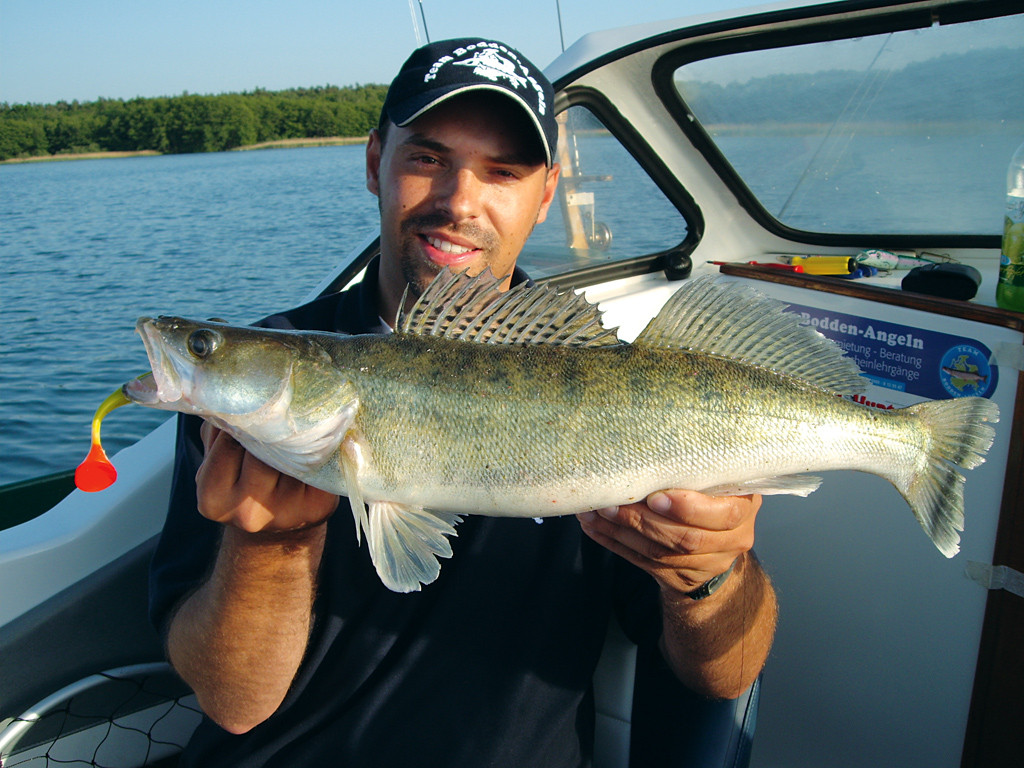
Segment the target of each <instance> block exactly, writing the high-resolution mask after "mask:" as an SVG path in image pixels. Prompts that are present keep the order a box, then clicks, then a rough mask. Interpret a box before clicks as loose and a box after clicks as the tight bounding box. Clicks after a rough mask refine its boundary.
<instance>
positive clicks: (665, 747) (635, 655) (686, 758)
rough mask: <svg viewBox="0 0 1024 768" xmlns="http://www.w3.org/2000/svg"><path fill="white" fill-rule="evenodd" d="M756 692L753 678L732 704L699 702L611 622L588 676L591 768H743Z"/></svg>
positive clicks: (651, 652)
mask: <svg viewBox="0 0 1024 768" xmlns="http://www.w3.org/2000/svg"><path fill="white" fill-rule="evenodd" d="M760 690H761V678H760V677H759V678H758V679H757V680H755V681H754V683H753V685H751V686H750V688H749V689H747V690H746V691H745V692H744V693H743V694H742V695H741V696H740V697H739V698H737V699H734V700H724V701H723V700H714V699H708V698H705V697H703V696H700V695H698V694H696V693H694V692H693V691H691V690H690V689H689V688H687V687H686V686H684V685H683V684H682V683H680V682H679V681H678V680H676V678H675V675H674V674H673V673H672V671H671V670H670V669H669V667H668V665H667V664H666V663H665V661H664V659H663V658H662V656H661V653H660V652H659V651H658V650H657V649H655V648H651V649H647V650H638V648H637V646H636V645H635V644H633V643H632V642H631V641H630V640H629V639H628V638H627V637H626V636H625V635H624V634H623V632H622V630H621V629H620V628H619V626H618V624H617V622H615V621H614V620H612V622H611V624H610V626H609V628H608V636H607V639H606V640H605V647H604V650H603V651H602V655H601V660H600V662H599V664H598V668H597V671H596V673H595V675H594V701H595V709H596V712H597V717H596V724H595V726H596V733H595V741H594V768H626V766H628V768H746V766H748V765H749V763H750V750H751V747H752V744H753V738H754V727H755V725H756V720H757V707H758V702H759V699H760Z"/></svg>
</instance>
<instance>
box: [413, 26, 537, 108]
mask: <svg viewBox="0 0 1024 768" xmlns="http://www.w3.org/2000/svg"><path fill="white" fill-rule="evenodd" d="M466 54H472V55H471V56H470V57H469V58H467V59H465V60H464V61H456V60H455V57H460V58H461V57H463V56H465V55H466ZM502 54H507V56H503V55H502ZM509 57H511V58H509ZM453 62H454V63H455V64H456V65H458V66H462V67H473V74H474V75H478V76H480V77H485V78H487V79H488V80H490V81H491V82H492V83H496V82H498V80H507V81H508V82H509V83H510V84H511V85H512V87H513V88H528V87H529V86H533V90H534V92H535V93H536V94H537V112H538V113H540V114H541V115H543V114H544V113H545V112H546V106H547V105H546V104H545V103H544V91H543V89H542V88H541V87H540V83H538V82H537V80H536V79H535V78H534V77H533V76H532V75H531V74H530V70H529V69H527V68H526V67H525V66H523V64H522V63H520V62H519V58H518V57H517V56H516V55H515V53H513V52H512V51H510V50H508V48H506V47H505V46H503V45H499V44H498V43H486V42H479V43H474V44H472V45H467V46H465V47H459V48H456V49H455V50H454V51H452V53H451V55H449V56H442V57H441V58H439V59H438V60H437V61H435V62H434V63H433V65H431V67H430V69H429V70H428V72H427V74H426V75H425V76H424V78H423V82H425V83H426V82H430V81H431V80H433V79H435V78H436V77H437V73H438V71H439V70H440V69H441V68H442V67H443V66H445V65H446V64H449V63H453ZM517 67H518V68H519V69H520V70H521V71H522V73H523V74H517V69H516V68H517Z"/></svg>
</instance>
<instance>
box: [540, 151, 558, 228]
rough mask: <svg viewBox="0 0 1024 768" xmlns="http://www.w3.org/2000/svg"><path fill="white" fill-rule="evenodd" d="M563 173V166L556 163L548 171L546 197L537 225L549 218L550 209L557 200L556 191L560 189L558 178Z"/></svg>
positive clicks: (543, 200) (545, 183)
mask: <svg viewBox="0 0 1024 768" xmlns="http://www.w3.org/2000/svg"><path fill="white" fill-rule="evenodd" d="M561 172H562V166H560V165H559V164H558V163H555V164H554V165H552V166H551V168H549V169H548V172H547V177H546V178H545V180H544V197H543V199H542V200H541V204H540V211H539V212H538V215H537V223H538V224H540V223H541V222H543V221H544V220H545V219H546V218H547V217H548V208H550V207H551V202H552V201H553V200H554V199H555V189H556V188H557V187H558V177H559V175H560V174H561Z"/></svg>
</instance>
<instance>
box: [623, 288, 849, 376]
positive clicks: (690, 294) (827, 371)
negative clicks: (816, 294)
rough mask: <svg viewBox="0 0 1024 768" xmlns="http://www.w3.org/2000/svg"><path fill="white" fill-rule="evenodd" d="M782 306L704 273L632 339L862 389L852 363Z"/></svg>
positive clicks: (836, 347) (837, 348)
mask: <svg viewBox="0 0 1024 768" xmlns="http://www.w3.org/2000/svg"><path fill="white" fill-rule="evenodd" d="M785 306H786V305H785V304H784V303H783V302H781V301H777V300H776V299H772V298H769V297H767V296H765V295H764V294H762V293H759V292H758V291H755V290H753V289H752V288H750V287H748V286H746V285H743V284H742V283H739V282H723V281H720V280H717V279H716V278H715V276H714V275H706V276H703V277H698V278H694V279H693V280H691V281H690V282H689V283H688V284H687V285H685V286H683V287H682V288H680V289H679V290H678V291H676V292H675V293H674V294H673V295H672V296H671V298H669V300H668V302H666V304H665V306H664V307H662V309H661V312H659V313H658V315H657V317H655V318H654V319H653V320H651V322H650V323H649V324H648V325H647V327H646V328H645V329H644V330H643V331H642V332H641V333H640V335H639V336H638V337H637V338H636V341H634V342H633V343H634V344H646V345H648V346H654V347H669V348H672V349H685V350H688V351H691V352H701V353H704V354H708V355H718V356H719V357H728V358H731V359H734V360H739V361H742V362H744V363H748V364H750V365H756V366H759V367H762V368H768V369H770V370H773V371H776V372H778V373H783V374H786V375H788V376H793V377H795V378H799V379H803V380H804V381H806V382H808V383H810V384H814V385H816V386H819V387H824V388H825V389H831V390H834V391H836V392H840V393H843V394H854V393H857V392H861V391H863V390H864V388H865V386H866V384H867V381H866V380H865V379H864V378H863V376H861V372H860V369H859V368H858V367H857V364H856V363H855V362H854V361H853V360H852V359H851V358H848V357H846V356H845V353H844V352H843V350H842V349H841V348H840V347H839V346H838V345H836V344H835V343H834V342H832V341H831V340H829V339H827V338H825V337H824V336H822V335H821V334H820V333H818V332H817V331H816V330H815V329H814V328H811V327H810V326H809V325H806V324H804V323H803V322H802V321H801V320H800V318H799V317H798V316H797V315H795V314H792V313H790V312H785V311H783V308H784V307H785Z"/></svg>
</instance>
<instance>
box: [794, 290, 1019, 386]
mask: <svg viewBox="0 0 1024 768" xmlns="http://www.w3.org/2000/svg"><path fill="white" fill-rule="evenodd" d="M788 311H790V312H794V313H796V314H797V315H799V316H800V317H802V318H803V319H804V321H805V322H807V323H808V324H809V325H810V326H811V327H813V328H816V329H817V330H818V331H819V332H820V333H821V334H822V335H823V336H827V337H828V338H830V339H832V341H834V342H836V344H838V345H839V346H840V347H842V348H843V349H844V350H845V351H846V354H847V355H848V356H849V357H852V358H853V359H854V360H855V361H856V363H857V365H858V366H860V369H861V371H863V373H864V375H865V376H866V377H867V378H868V379H870V380H871V383H872V384H874V385H875V386H878V387H882V388H884V389H891V390H895V391H899V392H907V393H909V394H912V395H917V396H919V397H926V398H929V399H931V400H939V399H946V398H950V397H972V396H980V397H991V396H992V395H993V393H994V392H995V390H996V385H997V383H998V381H999V369H998V367H996V366H990V365H989V363H988V361H989V360H990V359H991V357H992V351H991V350H990V349H989V348H988V347H986V346H985V345H984V344H982V343H981V342H980V341H977V340H975V339H970V338H966V337H964V336H953V335H952V334H948V333H939V332H938V331H929V330H927V329H923V328H912V327H910V326H906V325H898V324H896V323H888V322H885V321H883V320H875V319H872V318H867V317H858V316H857V315H847V314H843V313H840V312H828V311H825V310H821V309H817V308H815V307H805V306H801V305H799V304H791V305H790V306H789V308H788Z"/></svg>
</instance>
